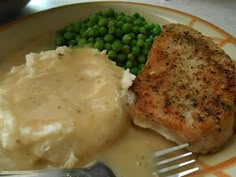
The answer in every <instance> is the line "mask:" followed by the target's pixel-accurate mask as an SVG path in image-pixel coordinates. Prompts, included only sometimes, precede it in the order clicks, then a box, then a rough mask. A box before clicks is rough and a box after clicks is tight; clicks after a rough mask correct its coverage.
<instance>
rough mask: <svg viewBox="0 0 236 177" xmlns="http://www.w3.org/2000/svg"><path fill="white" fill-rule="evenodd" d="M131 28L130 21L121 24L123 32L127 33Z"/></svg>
mask: <svg viewBox="0 0 236 177" xmlns="http://www.w3.org/2000/svg"><path fill="white" fill-rule="evenodd" d="M131 30H132V25H131V24H130V23H125V24H124V25H123V26H122V31H123V32H124V33H129V32H131Z"/></svg>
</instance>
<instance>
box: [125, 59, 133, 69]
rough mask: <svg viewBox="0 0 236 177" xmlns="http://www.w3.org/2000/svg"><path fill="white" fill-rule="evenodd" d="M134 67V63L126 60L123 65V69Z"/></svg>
mask: <svg viewBox="0 0 236 177" xmlns="http://www.w3.org/2000/svg"><path fill="white" fill-rule="evenodd" d="M133 66H134V63H133V61H132V60H128V61H127V62H126V63H125V67H126V68H132V67H133Z"/></svg>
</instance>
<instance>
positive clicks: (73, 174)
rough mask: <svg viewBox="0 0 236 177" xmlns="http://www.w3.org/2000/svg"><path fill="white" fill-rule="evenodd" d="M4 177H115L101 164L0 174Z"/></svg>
mask: <svg viewBox="0 0 236 177" xmlns="http://www.w3.org/2000/svg"><path fill="white" fill-rule="evenodd" d="M0 176H6V177H23V176H24V177H52V176H56V177H115V175H114V173H113V172H112V170H111V169H110V168H109V167H108V166H106V165H105V164H104V163H102V162H97V163H95V164H94V165H92V166H90V167H88V168H77V169H48V170H32V171H9V172H0Z"/></svg>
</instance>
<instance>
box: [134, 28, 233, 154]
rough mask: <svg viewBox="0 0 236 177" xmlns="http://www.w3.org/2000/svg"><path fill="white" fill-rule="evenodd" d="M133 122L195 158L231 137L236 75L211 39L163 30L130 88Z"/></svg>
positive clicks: (186, 31) (195, 33) (186, 30)
mask: <svg viewBox="0 0 236 177" xmlns="http://www.w3.org/2000/svg"><path fill="white" fill-rule="evenodd" d="M130 91H132V92H133V93H134V94H135V96H136V98H135V100H134V102H133V103H132V104H130V105H129V108H130V112H131V114H132V116H131V117H132V118H133V120H134V123H135V124H137V125H139V126H141V127H144V128H151V129H153V130H155V131H157V132H158V133H160V134H162V135H163V136H165V137H166V138H167V139H170V140H172V141H174V142H176V143H178V144H180V143H185V142H188V143H190V145H191V146H190V147H189V150H191V151H193V152H196V153H208V152H215V151H217V150H218V149H219V148H220V147H222V146H223V144H225V142H226V141H227V140H228V139H229V138H230V136H231V135H232V132H233V121H234V106H235V98H236V71H235V65H234V63H233V62H232V60H231V58H230V57H229V56H228V55H227V54H226V53H225V52H224V51H223V50H222V49H220V48H219V47H218V46H217V45H216V44H215V43H214V42H213V41H212V40H211V39H210V38H208V37H205V36H203V35H202V34H201V33H199V32H198V31H196V30H194V29H193V28H191V27H188V26H185V25H182V24H168V25H165V26H163V32H162V34H161V35H160V36H159V37H158V38H157V39H156V40H155V41H154V43H153V46H152V49H151V51H150V53H149V57H148V62H147V64H146V66H145V68H144V70H143V72H142V73H141V74H140V75H139V76H138V77H137V78H136V79H135V81H134V83H133V85H132V87H131V88H130Z"/></svg>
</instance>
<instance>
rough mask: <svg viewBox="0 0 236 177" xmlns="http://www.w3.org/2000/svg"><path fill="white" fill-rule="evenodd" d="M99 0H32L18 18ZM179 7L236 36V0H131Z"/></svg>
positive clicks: (178, 8) (174, 7)
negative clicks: (67, 5) (63, 6)
mask: <svg viewBox="0 0 236 177" xmlns="http://www.w3.org/2000/svg"><path fill="white" fill-rule="evenodd" d="M88 1H89V2H91V1H99V0H31V1H30V3H29V4H28V5H27V6H26V7H25V8H24V9H23V10H22V12H21V13H20V14H19V16H18V17H16V19H17V18H20V17H22V16H26V15H29V14H32V13H35V12H39V11H42V10H46V9H50V8H53V7H58V6H62V5H66V4H71V3H80V2H88ZM110 1H112V0H110ZM120 1H125V0H120ZM129 1H130V2H131V1H132V2H142V3H148V4H154V5H159V6H164V7H169V8H173V9H177V10H180V11H183V12H187V13H189V14H192V15H195V16H198V17H200V18H202V19H204V20H206V21H209V22H211V23H213V24H215V25H216V26H218V27H220V28H222V29H223V30H225V31H226V32H228V33H230V34H231V35H233V36H234V37H235V36H236V0H226V1H223V0H129Z"/></svg>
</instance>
